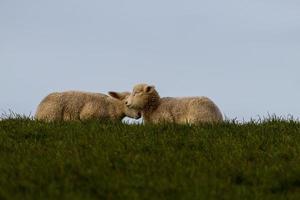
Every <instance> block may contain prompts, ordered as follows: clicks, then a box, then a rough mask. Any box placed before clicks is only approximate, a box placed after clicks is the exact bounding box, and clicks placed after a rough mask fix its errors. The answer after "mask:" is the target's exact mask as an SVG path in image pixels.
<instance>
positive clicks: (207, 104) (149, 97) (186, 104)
mask: <svg viewBox="0 0 300 200" xmlns="http://www.w3.org/2000/svg"><path fill="white" fill-rule="evenodd" d="M126 105H127V106H128V107H129V108H132V109H137V110H140V111H141V112H142V116H143V118H144V121H145V123H155V124H157V123H162V122H167V123H177V124H198V123H217V122H222V121H223V117H222V114H221V112H220V110H219V108H218V107H217V106H216V104H214V102H213V101H212V100H210V99H209V98H207V97H186V98H171V97H167V98H160V96H159V94H158V92H157V91H156V90H155V88H154V86H149V85H147V84H138V85H136V86H135V87H134V89H133V92H132V93H131V95H130V97H129V98H128V101H127V102H126Z"/></svg>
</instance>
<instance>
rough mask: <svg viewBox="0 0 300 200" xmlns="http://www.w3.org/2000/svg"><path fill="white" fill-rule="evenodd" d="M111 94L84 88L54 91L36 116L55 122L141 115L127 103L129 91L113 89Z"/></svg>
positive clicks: (41, 105) (46, 98)
mask: <svg viewBox="0 0 300 200" xmlns="http://www.w3.org/2000/svg"><path fill="white" fill-rule="evenodd" d="M109 95H110V96H108V95H105V94H101V93H90V92H80V91H67V92H55V93H51V94H49V95H48V96H46V97H45V98H44V99H43V100H42V102H41V103H40V104H39V106H38V108H37V112H36V114H35V119H37V120H41V121H47V122H52V121H76V120H89V119H109V120H121V119H123V118H124V117H125V116H128V117H131V118H135V119H139V118H140V117H141V113H140V112H139V111H137V110H135V109H131V108H128V107H127V106H126V104H125V102H126V101H127V98H128V97H129V95H130V93H129V92H122V93H118V92H109Z"/></svg>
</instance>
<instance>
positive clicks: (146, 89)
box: [144, 85, 155, 93]
mask: <svg viewBox="0 0 300 200" xmlns="http://www.w3.org/2000/svg"><path fill="white" fill-rule="evenodd" d="M154 89H155V87H154V86H153V85H146V86H145V88H144V91H145V92H146V93H149V92H152V91H153V90H154Z"/></svg>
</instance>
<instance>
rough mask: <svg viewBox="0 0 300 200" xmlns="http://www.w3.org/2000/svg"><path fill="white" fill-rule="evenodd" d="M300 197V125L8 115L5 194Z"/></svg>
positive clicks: (2, 124) (1, 182) (3, 142)
mask: <svg viewBox="0 0 300 200" xmlns="http://www.w3.org/2000/svg"><path fill="white" fill-rule="evenodd" d="M287 198H288V199H300V123H299V122H295V121H292V120H287V121H284V120H276V119H271V120H267V121H264V122H260V123H254V122H250V123H246V124H238V123H234V122H227V123H224V124H220V125H202V126H179V125H171V124H166V125H157V126H155V125H146V126H143V125H126V124H122V123H112V122H99V121H90V122H71V123H49V124H47V123H42V122H36V121H33V120H30V119H4V120H2V121H0V199H72V200H73V199H74V200H76V199H130V200H133V199H172V200H173V199H263V200H265V199H287Z"/></svg>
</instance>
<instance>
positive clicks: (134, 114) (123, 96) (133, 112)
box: [109, 92, 142, 119]
mask: <svg viewBox="0 0 300 200" xmlns="http://www.w3.org/2000/svg"><path fill="white" fill-rule="evenodd" d="M109 95H110V96H111V97H113V98H115V99H116V100H118V101H121V103H122V106H123V112H124V114H125V115H126V116H127V117H130V118H134V119H139V118H141V116H142V114H141V112H140V111H138V110H137V109H134V108H129V107H128V106H127V105H126V103H127V102H128V99H129V96H130V92H122V93H118V92H109Z"/></svg>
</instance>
